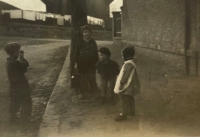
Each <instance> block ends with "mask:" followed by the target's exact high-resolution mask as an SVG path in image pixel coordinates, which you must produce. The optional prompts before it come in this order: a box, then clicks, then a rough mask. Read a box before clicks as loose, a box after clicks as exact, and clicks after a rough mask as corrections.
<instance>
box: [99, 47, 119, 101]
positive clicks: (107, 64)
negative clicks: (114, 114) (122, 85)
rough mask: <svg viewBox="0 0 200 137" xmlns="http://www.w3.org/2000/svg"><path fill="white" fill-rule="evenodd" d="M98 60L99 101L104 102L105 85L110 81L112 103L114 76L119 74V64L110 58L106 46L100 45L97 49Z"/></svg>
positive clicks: (112, 99)
mask: <svg viewBox="0 0 200 137" xmlns="http://www.w3.org/2000/svg"><path fill="white" fill-rule="evenodd" d="M98 54H99V62H98V64H97V70H98V73H99V74H100V76H101V86H100V88H101V102H100V104H104V103H105V97H106V93H107V85H108V83H110V89H109V90H110V95H109V97H110V101H111V103H114V87H115V82H116V76H117V75H118V74H119V65H118V64H117V63H116V62H115V61H113V60H111V59H110V56H111V52H110V50H109V49H108V48H106V47H102V48H100V49H99V51H98Z"/></svg>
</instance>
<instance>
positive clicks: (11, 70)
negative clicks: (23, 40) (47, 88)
mask: <svg viewBox="0 0 200 137" xmlns="http://www.w3.org/2000/svg"><path fill="white" fill-rule="evenodd" d="M20 48H21V45H20V44H18V43H16V42H12V43H8V44H6V45H5V48H4V50H5V51H6V53H7V54H8V58H7V62H6V70H7V74H8V79H9V82H10V97H11V102H10V122H11V124H14V123H16V122H17V120H18V119H17V115H16V113H17V112H18V111H19V110H20V116H21V120H22V123H24V124H26V123H27V122H29V120H30V117H31V111H32V102H31V93H30V87H29V83H28V80H27V78H26V76H25V75H24V73H25V72H26V71H27V67H28V66H29V63H28V62H27V60H26V59H25V58H24V55H23V51H20ZM18 57H19V60H20V61H18V60H17V59H18ZM20 108H21V109H20Z"/></svg>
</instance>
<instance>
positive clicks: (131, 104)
mask: <svg viewBox="0 0 200 137" xmlns="http://www.w3.org/2000/svg"><path fill="white" fill-rule="evenodd" d="M134 55H135V49H134V47H133V46H129V47H126V48H124V49H123V50H122V58H123V59H124V65H123V66H122V69H121V71H120V73H119V76H118V78H117V81H116V84H115V89H114V91H115V93H117V94H119V95H120V97H121V102H122V110H123V112H122V113H120V115H119V116H118V117H117V118H116V119H115V121H122V120H126V118H127V115H130V116H135V99H134V96H135V95H136V94H139V93H140V83H139V79H138V74H137V69H136V65H135V63H134V60H133V57H134Z"/></svg>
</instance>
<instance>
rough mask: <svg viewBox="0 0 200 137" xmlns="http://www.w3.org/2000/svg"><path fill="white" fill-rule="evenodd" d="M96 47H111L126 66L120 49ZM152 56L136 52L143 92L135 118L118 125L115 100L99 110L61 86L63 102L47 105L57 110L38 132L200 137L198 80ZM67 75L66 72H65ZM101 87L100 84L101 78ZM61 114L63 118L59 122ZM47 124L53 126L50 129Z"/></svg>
mask: <svg viewBox="0 0 200 137" xmlns="http://www.w3.org/2000/svg"><path fill="white" fill-rule="evenodd" d="M98 45H99V46H106V47H108V48H110V49H111V52H112V57H111V58H112V59H114V60H116V61H117V62H118V63H119V64H122V63H123V62H122V59H121V55H120V50H121V47H120V46H116V45H111V44H110V43H103V44H102V43H101V44H98ZM152 53H153V52H152V51H150V50H144V49H142V48H137V47H136V58H135V60H136V63H137V68H138V73H139V77H140V81H141V88H142V89H141V90H142V93H141V94H140V95H137V96H136V117H128V120H126V121H122V122H118V123H117V122H115V121H114V118H115V117H116V116H117V115H118V114H119V112H120V109H121V106H120V105H121V104H120V102H119V97H118V96H117V95H116V101H117V103H116V105H110V104H109V103H108V104H106V105H103V106H101V105H99V100H98V99H95V98H91V99H90V100H88V101H80V100H79V99H78V95H77V94H76V93H74V92H73V91H71V89H70V88H69V87H68V86H69V84H67V85H63V87H64V89H63V90H66V91H65V92H62V97H60V98H59V97H57V98H59V99H60V100H59V101H58V102H55V101H54V102H53V104H52V105H53V106H51V105H50V106H49V108H52V107H56V110H51V111H50V112H51V114H50V115H51V116H48V117H47V118H45V119H46V120H45V121H43V122H44V125H42V126H41V128H40V130H41V131H42V132H41V134H39V136H47V137H54V136H57V134H58V136H59V137H65V136H70V137H80V136H81V137H90V136H92V137H93V136H95V137H132V136H137V137H140V136H142V137H143V136H144V137H149V136H150V137H151V136H152V137H154V136H159V137H160V136H191V135H192V136H198V135H200V132H199V130H198V129H199V127H200V124H199V123H200V115H199V114H200V111H199V108H200V103H199V92H198V91H199V88H200V87H199V84H198V81H199V78H195V77H186V76H185V75H184V73H183V72H182V68H181V67H182V65H183V64H175V65H172V64H171V63H170V62H168V61H167V60H165V59H164V58H163V57H162V53H159V52H158V53H157V54H152ZM170 56H171V55H169V57H170ZM177 59H182V56H177ZM64 65H66V64H64ZM64 71H66V72H67V70H64ZM63 74H64V73H63ZM66 76H68V74H66ZM68 80H69V76H68ZM97 82H98V84H100V79H99V76H98V75H97ZM66 86H67V87H66ZM61 89H62V88H61ZM97 94H98V93H97ZM52 98H54V97H52ZM57 108H58V109H57ZM58 115H61V116H59V119H58V118H57V117H58ZM51 118H52V119H51ZM48 123H50V124H49V126H48ZM54 123H56V124H54ZM57 123H58V124H57ZM57 125H58V127H56V126H57ZM56 128H57V129H56ZM42 133H44V134H42Z"/></svg>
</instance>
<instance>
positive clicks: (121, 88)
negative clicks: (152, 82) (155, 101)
mask: <svg viewBox="0 0 200 137" xmlns="http://www.w3.org/2000/svg"><path fill="white" fill-rule="evenodd" d="M81 31H82V34H83V39H82V40H81V41H80V42H79V44H78V46H77V50H76V59H75V61H76V63H75V68H76V69H78V72H79V73H80V94H79V98H80V99H82V98H84V97H85V92H86V91H87V90H91V91H92V92H96V91H97V90H98V86H97V83H96V77H95V72H96V69H97V70H98V73H99V74H100V77H101V85H100V90H101V101H100V103H101V104H104V103H105V98H106V93H107V86H108V83H109V84H110V86H109V87H110V88H109V90H110V92H108V93H110V95H109V101H110V102H111V103H114V92H115V93H117V94H119V95H120V98H121V101H122V107H123V113H120V115H119V116H118V117H117V118H116V119H115V120H116V121H121V120H125V119H126V117H127V115H130V116H134V115H135V100H134V95H136V94H138V93H140V83H139V79H138V74H137V70H136V65H135V63H134V61H133V57H134V55H135V49H134V47H133V46H129V47H126V48H124V49H123V50H122V58H123V59H124V64H123V66H122V69H121V71H120V70H119V65H118V64H117V63H116V62H115V61H113V60H111V59H110V57H111V52H110V50H109V49H108V48H107V47H101V48H99V50H98V48H97V44H96V42H95V40H93V39H92V38H91V35H92V30H91V29H90V27H89V26H87V25H86V26H83V27H82V29H81ZM117 76H118V77H117Z"/></svg>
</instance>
